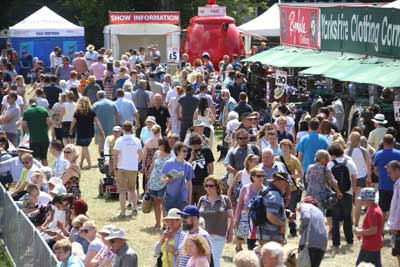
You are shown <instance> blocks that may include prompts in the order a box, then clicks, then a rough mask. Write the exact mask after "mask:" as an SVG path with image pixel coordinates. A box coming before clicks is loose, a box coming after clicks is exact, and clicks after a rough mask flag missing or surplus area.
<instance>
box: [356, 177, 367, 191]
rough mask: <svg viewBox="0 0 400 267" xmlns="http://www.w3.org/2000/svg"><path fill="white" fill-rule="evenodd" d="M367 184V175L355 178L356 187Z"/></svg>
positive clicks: (362, 186)
mask: <svg viewBox="0 0 400 267" xmlns="http://www.w3.org/2000/svg"><path fill="white" fill-rule="evenodd" d="M366 186H367V177H362V178H357V187H361V188H364V187H366Z"/></svg>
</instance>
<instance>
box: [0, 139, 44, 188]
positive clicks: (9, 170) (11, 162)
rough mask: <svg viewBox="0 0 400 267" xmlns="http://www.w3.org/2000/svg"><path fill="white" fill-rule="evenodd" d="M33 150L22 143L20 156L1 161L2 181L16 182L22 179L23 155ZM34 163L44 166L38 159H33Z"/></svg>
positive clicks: (0, 178) (0, 176)
mask: <svg viewBox="0 0 400 267" xmlns="http://www.w3.org/2000/svg"><path fill="white" fill-rule="evenodd" d="M32 152H33V151H32V150H30V149H29V148H28V147H26V146H22V145H20V146H19V147H18V148H17V153H18V157H14V158H10V159H8V160H5V161H3V162H0V181H1V183H2V184H3V185H4V184H8V183H13V182H14V183H16V182H18V181H19V180H20V179H21V173H22V168H23V167H24V165H23V164H22V156H23V155H25V154H27V153H32ZM33 163H34V164H35V165H36V166H37V167H38V168H39V169H40V168H42V164H41V163H40V162H39V161H38V160H36V159H33ZM8 174H9V175H8Z"/></svg>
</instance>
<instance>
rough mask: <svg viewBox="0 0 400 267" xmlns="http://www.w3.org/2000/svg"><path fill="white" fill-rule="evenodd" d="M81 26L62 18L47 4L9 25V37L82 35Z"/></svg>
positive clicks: (83, 32)
mask: <svg viewBox="0 0 400 267" xmlns="http://www.w3.org/2000/svg"><path fill="white" fill-rule="evenodd" d="M84 35H85V30H84V28H83V27H80V26H77V25H75V24H73V23H72V22H70V21H68V20H66V19H64V18H63V17H61V16H60V15H58V14H57V13H55V12H54V11H52V10H51V9H49V8H48V7H47V6H44V7H42V8H41V9H39V10H38V11H36V12H35V13H33V14H32V15H30V16H29V17H27V18H25V19H24V20H22V21H21V22H19V23H17V24H15V25H14V26H12V27H10V37H64V36H84Z"/></svg>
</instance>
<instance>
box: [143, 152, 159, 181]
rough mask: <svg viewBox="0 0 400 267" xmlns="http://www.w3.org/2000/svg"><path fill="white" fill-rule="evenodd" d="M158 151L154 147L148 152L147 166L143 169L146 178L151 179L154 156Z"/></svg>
mask: <svg viewBox="0 0 400 267" xmlns="http://www.w3.org/2000/svg"><path fill="white" fill-rule="evenodd" d="M157 150H158V148H157V147H152V148H149V149H148V150H147V151H148V152H147V159H146V165H145V166H144V167H143V169H144V174H145V176H146V178H148V177H150V168H151V164H153V158H154V154H155V153H156V151H157Z"/></svg>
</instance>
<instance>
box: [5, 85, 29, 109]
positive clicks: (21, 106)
mask: <svg viewBox="0 0 400 267" xmlns="http://www.w3.org/2000/svg"><path fill="white" fill-rule="evenodd" d="M8 88H9V91H8V93H10V92H15V93H17V85H15V84H13V85H11V86H9V87H8ZM4 89H7V88H4ZM15 104H16V105H17V106H18V107H19V109H20V110H21V112H23V111H24V110H25V102H24V99H23V98H22V96H20V95H18V93H17V100H16V101H15ZM7 107H8V103H7V95H5V96H3V99H2V100H1V113H2V114H3V113H4V111H5V109H6V108H7Z"/></svg>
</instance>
